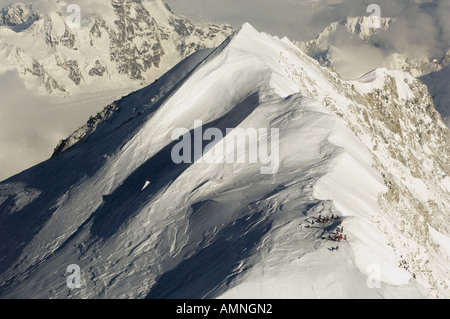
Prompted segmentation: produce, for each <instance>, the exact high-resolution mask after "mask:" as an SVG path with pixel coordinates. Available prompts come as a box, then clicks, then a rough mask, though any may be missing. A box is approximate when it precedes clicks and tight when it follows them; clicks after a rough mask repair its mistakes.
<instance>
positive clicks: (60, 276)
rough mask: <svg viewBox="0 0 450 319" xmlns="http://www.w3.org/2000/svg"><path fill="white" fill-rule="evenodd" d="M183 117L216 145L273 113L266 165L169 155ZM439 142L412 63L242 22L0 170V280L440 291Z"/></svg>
mask: <svg viewBox="0 0 450 319" xmlns="http://www.w3.org/2000/svg"><path fill="white" fill-rule="evenodd" d="M196 121H201V123H203V129H204V130H206V129H208V128H218V129H220V130H221V132H223V134H222V135H223V138H222V139H221V140H220V141H214V145H213V147H212V148H207V152H214V154H217V152H218V151H219V150H220V149H223V148H224V147H225V145H227V143H228V142H229V139H230V138H234V137H232V136H231V135H227V134H225V133H226V132H227V130H226V129H230V128H231V129H232V128H239V129H242V130H247V129H250V128H265V129H267V130H268V131H270V129H272V128H276V129H279V141H278V145H279V163H280V165H279V169H278V170H277V171H276V172H274V174H269V175H267V174H261V171H260V168H261V163H253V162H248V161H247V162H244V161H243V162H242V163H240V162H239V161H236V162H234V163H231V162H226V161H217V163H211V162H209V161H204V160H197V161H193V162H191V163H180V164H176V163H175V162H174V161H173V159H172V158H171V151H172V149H173V147H174V145H175V144H176V143H177V142H178V141H177V140H172V138H171V136H172V132H174V131H175V130H177V129H179V128H185V129H186V130H187V132H189V133H186V134H189V135H194V134H195V129H196V127H194V125H195V123H196ZM192 141H193V140H192ZM193 142H194V141H193ZM203 143H205V144H207V143H206V142H205V141H203ZM240 143H241V144H244V145H240V146H247V147H248V149H251V147H250V146H254V145H248V144H250V143H256V142H252V140H248V141H247V142H245V140H244V142H242V141H241V142H240ZM205 144H202V145H203V146H205ZM238 146H239V145H238ZM448 148H449V131H448V129H447V127H446V126H445V125H444V124H443V123H442V121H441V119H440V117H439V116H438V114H437V112H436V111H435V110H434V107H433V104H432V100H431V98H430V96H429V95H428V93H427V91H426V88H425V86H423V84H421V83H420V82H419V81H417V80H415V79H414V78H412V77H411V76H409V75H407V74H406V73H403V72H400V71H397V72H392V71H388V70H384V69H382V70H377V71H375V72H373V73H371V74H368V75H367V76H365V77H363V78H362V79H361V80H360V81H352V82H346V81H343V80H342V79H340V77H339V76H338V75H337V74H336V73H334V72H333V71H331V70H329V69H326V68H323V67H321V66H320V65H319V64H318V63H317V62H316V61H314V60H312V59H311V58H309V57H308V56H306V55H305V54H304V53H303V52H301V51H300V50H299V49H298V48H296V47H295V46H294V45H293V44H292V43H290V42H289V40H287V39H281V40H280V39H278V38H274V37H271V36H270V35H267V34H264V33H258V32H257V31H256V30H254V29H253V27H251V26H250V25H249V24H246V25H244V26H243V27H242V28H241V30H240V31H239V32H236V33H235V34H233V35H232V36H231V37H230V38H229V39H227V40H226V41H225V42H224V43H223V44H222V45H221V46H219V47H218V48H217V49H215V50H212V51H202V52H199V53H197V54H195V55H193V56H191V57H190V58H188V59H186V60H184V61H183V62H181V63H180V64H178V65H177V66H176V67H174V68H173V69H172V70H171V71H170V72H168V73H167V74H166V75H165V76H163V77H161V78H160V79H159V80H158V81H157V82H155V83H153V84H152V85H150V86H148V87H146V88H144V89H142V90H140V91H137V92H135V93H133V94H130V95H129V96H126V97H124V98H123V99H121V100H119V101H116V102H115V103H114V104H113V105H112V106H109V107H107V108H106V109H105V111H103V112H101V113H99V115H97V116H95V117H93V118H91V119H90V120H89V122H88V124H87V125H86V126H84V127H83V128H80V130H78V131H77V132H76V133H74V134H73V135H72V136H71V137H69V138H68V139H67V140H66V142H63V143H62V144H60V145H59V147H58V148H57V150H56V152H55V154H54V156H53V157H52V158H51V159H50V160H48V161H46V162H43V163H41V164H40V165H38V166H36V167H33V168H31V169H29V170H27V171H25V172H23V173H21V174H19V175H16V176H14V177H12V178H10V179H8V180H6V181H4V182H3V183H1V184H0V229H1V231H0V256H2V257H1V259H0V297H3V298H8V297H12V298H25V297H34V298H36V297H38V298H268V297H269V298H271V297H273V298H303V297H306V298H327V297H328V298H408V297H414V298H417V297H419V298H422V297H441V298H448V297H449V290H448V284H449V283H448V278H450V276H448V269H450V267H449V260H450V259H449V258H448V256H449V251H448V247H450V245H449V222H448V211H449V207H450V203H449V201H450V196H449V189H448V188H447V186H448V185H449V182H448V179H449V177H448V173H449V167H448V165H449V164H448V163H449V162H450V161H449V160H448V156H449V155H448V154H450V152H449V149H448ZM193 155H194V156H195V154H193ZM201 155H202V156H207V155H208V154H207V153H205V154H201ZM223 156H225V154H224V155H223ZM195 158H196V159H198V158H197V157H195ZM336 247H338V249H336ZM73 264H76V265H78V266H79V267H80V270H81V288H75V289H71V288H69V287H68V286H67V285H66V277H67V273H66V270H67V266H69V265H73Z"/></svg>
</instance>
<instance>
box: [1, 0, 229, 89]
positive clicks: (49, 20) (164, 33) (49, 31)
mask: <svg viewBox="0 0 450 319" xmlns="http://www.w3.org/2000/svg"><path fill="white" fill-rule="evenodd" d="M101 3H102V4H103V5H105V6H107V7H108V10H105V14H104V15H103V14H102V15H100V14H90V13H85V12H87V10H84V9H85V8H80V9H81V12H80V13H81V16H80V17H81V19H80V21H81V23H80V28H77V27H70V26H69V24H68V21H69V20H68V19H69V18H70V15H71V14H73V12H69V13H67V4H65V3H61V2H57V3H56V2H55V3H53V8H52V10H49V11H48V12H39V11H38V10H37V11H34V9H33V7H32V4H27V5H26V4H23V3H16V4H13V5H10V6H7V7H5V8H3V9H2V11H1V12H0V26H2V27H0V32H1V34H2V37H1V40H0V47H1V50H0V55H2V56H3V59H2V60H3V61H5V63H4V64H7V65H8V68H13V67H16V68H17V69H18V70H19V72H20V74H21V76H22V77H24V78H25V79H26V83H27V85H28V86H29V87H37V88H38V89H39V91H41V93H44V94H63V95H64V94H71V93H73V92H74V91H76V90H77V89H81V88H83V89H89V87H91V86H92V85H94V86H102V85H103V86H108V85H109V84H110V83H111V81H119V82H121V83H122V84H123V85H124V86H126V85H128V86H130V87H133V88H137V87H140V86H141V85H142V84H144V83H149V82H151V81H153V80H154V79H155V78H157V77H159V76H160V75H161V74H163V73H164V72H165V71H167V69H168V68H169V67H171V66H173V65H174V64H176V63H177V62H179V61H180V60H181V59H183V58H185V57H187V56H189V55H190V54H192V53H193V52H196V51H198V50H201V49H204V48H207V47H214V46H217V45H218V44H220V43H221V42H222V41H223V40H224V39H225V38H226V37H227V36H229V35H230V34H231V32H232V28H231V27H230V26H227V25H212V24H211V25H194V24H192V23H191V22H189V21H188V20H186V19H184V18H181V17H179V16H177V15H175V14H174V13H173V12H172V11H171V10H170V8H169V7H168V6H167V5H166V4H165V3H163V2H162V1H160V0H156V1H151V2H141V1H140V0H112V1H110V2H108V1H106V0H105V1H101Z"/></svg>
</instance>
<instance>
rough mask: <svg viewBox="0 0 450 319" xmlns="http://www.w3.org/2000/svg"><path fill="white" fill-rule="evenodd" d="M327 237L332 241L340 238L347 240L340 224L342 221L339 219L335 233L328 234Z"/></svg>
mask: <svg viewBox="0 0 450 319" xmlns="http://www.w3.org/2000/svg"><path fill="white" fill-rule="evenodd" d="M328 239H329V240H333V241H341V240H342V239H343V240H347V234H344V226H342V221H339V225H338V227H336V234H334V235H333V236H332V235H328Z"/></svg>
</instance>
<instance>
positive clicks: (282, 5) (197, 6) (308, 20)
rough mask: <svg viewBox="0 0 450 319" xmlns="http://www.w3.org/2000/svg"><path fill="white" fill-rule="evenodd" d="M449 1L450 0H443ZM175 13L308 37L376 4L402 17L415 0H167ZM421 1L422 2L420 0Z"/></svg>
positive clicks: (198, 19) (385, 11) (361, 13)
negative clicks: (248, 24) (245, 24)
mask: <svg viewBox="0 0 450 319" xmlns="http://www.w3.org/2000/svg"><path fill="white" fill-rule="evenodd" d="M446 1H450V0H446ZM166 2H167V3H168V4H169V5H170V7H171V8H172V9H173V11H174V12H175V13H179V14H182V15H185V16H187V17H189V18H190V19H192V20H194V21H199V22H206V21H213V22H227V23H230V24H232V25H234V26H240V25H242V24H243V23H244V22H250V23H251V24H252V25H253V26H254V27H256V28H257V29H259V30H260V31H266V32H269V33H271V34H273V35H278V36H285V35H286V36H288V37H289V38H290V39H291V40H309V39H311V38H314V37H315V36H316V35H317V34H318V33H319V32H321V31H323V29H324V28H325V27H326V26H327V25H328V24H330V23H331V22H334V21H338V20H340V19H342V18H345V17H348V16H363V15H367V16H369V15H370V14H369V13H367V7H368V5H369V4H371V3H376V4H378V5H380V7H381V11H382V12H381V14H382V16H389V17H398V16H401V15H402V14H403V13H404V12H405V10H406V8H408V7H411V6H414V5H415V4H416V3H417V2H419V1H416V0H367V1H363V0H328V1H327V0H226V1H224V0H166ZM420 2H424V1H420Z"/></svg>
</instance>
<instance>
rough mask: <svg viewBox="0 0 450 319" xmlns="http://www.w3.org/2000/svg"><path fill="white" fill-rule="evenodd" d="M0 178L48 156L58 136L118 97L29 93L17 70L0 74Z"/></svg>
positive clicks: (70, 131) (69, 131)
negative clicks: (61, 96) (66, 96)
mask: <svg viewBox="0 0 450 319" xmlns="http://www.w3.org/2000/svg"><path fill="white" fill-rule="evenodd" d="M0 96H1V100H0V127H1V134H0V181H1V180H4V179H5V178H7V177H9V176H11V175H13V174H16V173H19V172H21V171H22V170H24V169H27V168H29V167H31V166H33V165H35V164H37V163H39V162H42V161H44V160H46V159H48V158H49V157H50V156H51V155H52V153H53V150H54V148H55V147H56V144H57V143H58V141H59V140H60V139H63V138H66V137H67V136H69V134H71V133H72V132H73V131H74V130H76V129H77V128H78V127H80V126H81V125H83V124H84V123H86V121H87V119H88V118H89V116H90V115H92V114H95V112H98V111H100V110H101V109H102V108H103V107H104V106H105V105H107V104H108V103H111V102H112V100H113V99H115V98H117V96H114V95H111V96H106V97H105V95H103V96H89V97H88V98H85V99H84V100H83V99H82V97H81V96H79V97H76V98H72V99H67V100H63V99H62V98H55V97H51V96H39V95H36V94H33V93H31V91H30V90H29V89H27V88H26V87H25V85H24V84H23V80H22V79H21V78H20V76H19V74H18V72H17V70H11V71H7V72H5V73H2V74H1V75H0Z"/></svg>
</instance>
